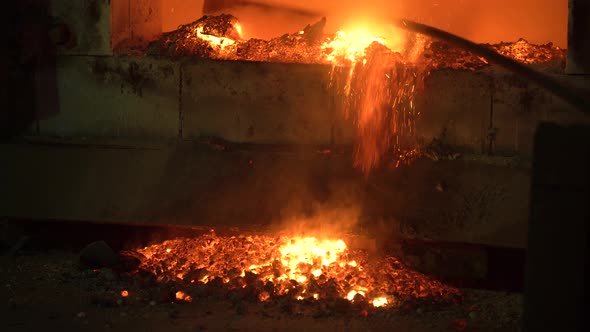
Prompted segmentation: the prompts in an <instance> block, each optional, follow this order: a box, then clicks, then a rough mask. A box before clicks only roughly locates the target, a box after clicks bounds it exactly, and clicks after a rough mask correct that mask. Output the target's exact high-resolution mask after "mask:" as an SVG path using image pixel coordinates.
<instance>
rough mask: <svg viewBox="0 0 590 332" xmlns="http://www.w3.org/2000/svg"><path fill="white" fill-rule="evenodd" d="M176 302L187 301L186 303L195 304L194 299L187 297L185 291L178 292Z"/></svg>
mask: <svg viewBox="0 0 590 332" xmlns="http://www.w3.org/2000/svg"><path fill="white" fill-rule="evenodd" d="M176 300H178V301H185V302H193V298H192V297H191V296H190V295H187V294H186V293H185V292H183V291H178V292H176Z"/></svg>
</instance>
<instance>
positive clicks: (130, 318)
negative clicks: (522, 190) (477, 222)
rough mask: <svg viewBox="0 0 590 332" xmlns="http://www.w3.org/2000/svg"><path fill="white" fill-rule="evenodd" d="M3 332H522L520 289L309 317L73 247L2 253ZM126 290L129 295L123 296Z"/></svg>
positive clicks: (467, 292)
mask: <svg viewBox="0 0 590 332" xmlns="http://www.w3.org/2000/svg"><path fill="white" fill-rule="evenodd" d="M0 279H1V285H0V299H2V300H1V301H0V317H1V322H2V324H1V325H2V331H43V330H50V331H82V330H84V331H408V332H427V331H520V330H521V326H520V325H521V314H522V309H521V307H522V295H521V294H508V293H498V292H488V291H478V290H468V289H465V290H463V291H464V294H465V298H464V301H463V303H461V304H457V305H452V306H447V307H439V308H436V309H432V308H431V309H424V308H416V309H411V310H399V309H394V308H389V309H378V310H373V311H370V312H360V313H357V314H350V313H349V312H346V314H338V312H332V313H331V314H329V315H322V316H318V315H310V314H307V311H306V310H305V308H304V307H303V306H301V307H295V308H290V310H284V308H283V307H281V305H279V304H276V303H272V304H268V303H266V304H261V303H236V302H235V301H233V302H232V301H229V300H228V299H223V298H219V297H202V298H194V299H193V301H192V302H191V303H187V302H182V303H178V302H172V301H169V300H168V301H167V300H163V299H162V296H161V294H157V293H154V292H151V293H150V292H146V291H141V290H140V289H136V288H134V287H135V286H134V285H132V284H131V283H129V281H127V280H124V279H123V278H120V277H119V276H118V275H117V274H116V273H113V272H112V271H110V270H94V271H93V270H88V269H86V270H85V269H81V268H80V267H79V259H78V255H77V254H75V253H71V252H28V253H22V252H21V253H20V254H19V255H16V256H9V255H4V256H0ZM123 290H127V291H128V292H129V295H128V296H127V297H122V296H121V292H122V291H123Z"/></svg>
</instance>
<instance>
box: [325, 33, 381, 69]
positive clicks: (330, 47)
mask: <svg viewBox="0 0 590 332" xmlns="http://www.w3.org/2000/svg"><path fill="white" fill-rule="evenodd" d="M372 43H379V44H382V45H384V44H385V39H384V38H380V37H374V36H372V35H371V33H369V31H367V30H366V29H357V30H353V31H350V32H346V31H338V32H336V36H335V37H334V38H330V39H328V41H326V42H325V43H324V44H323V45H322V51H323V52H322V53H323V55H324V58H325V60H326V61H328V62H329V63H333V64H341V65H350V64H353V65H354V64H356V63H357V61H359V60H362V59H363V58H364V56H365V49H366V48H367V47H369V45H371V44H372Z"/></svg>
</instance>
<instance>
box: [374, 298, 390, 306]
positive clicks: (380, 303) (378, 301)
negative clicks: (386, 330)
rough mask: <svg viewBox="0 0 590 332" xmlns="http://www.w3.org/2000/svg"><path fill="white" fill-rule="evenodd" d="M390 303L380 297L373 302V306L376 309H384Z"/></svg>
mask: <svg viewBox="0 0 590 332" xmlns="http://www.w3.org/2000/svg"><path fill="white" fill-rule="evenodd" d="M388 303H389V301H387V298H385V297H378V298H376V299H374V300H373V306H374V307H376V308H379V307H384V306H386V305H387V304H388Z"/></svg>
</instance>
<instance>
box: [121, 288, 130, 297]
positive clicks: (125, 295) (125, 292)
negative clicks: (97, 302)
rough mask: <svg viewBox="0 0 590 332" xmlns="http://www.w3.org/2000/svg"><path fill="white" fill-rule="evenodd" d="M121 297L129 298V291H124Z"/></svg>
mask: <svg viewBox="0 0 590 332" xmlns="http://www.w3.org/2000/svg"><path fill="white" fill-rule="evenodd" d="M121 296H122V297H127V296H129V291H126V290H123V291H121Z"/></svg>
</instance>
